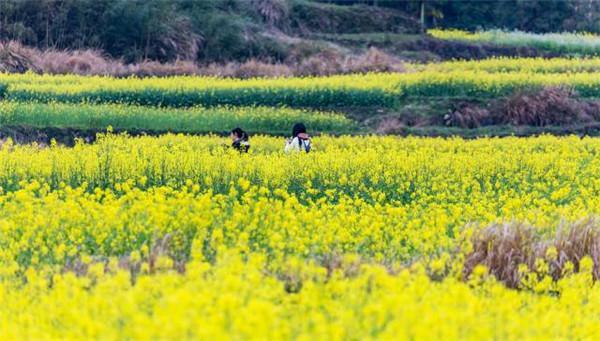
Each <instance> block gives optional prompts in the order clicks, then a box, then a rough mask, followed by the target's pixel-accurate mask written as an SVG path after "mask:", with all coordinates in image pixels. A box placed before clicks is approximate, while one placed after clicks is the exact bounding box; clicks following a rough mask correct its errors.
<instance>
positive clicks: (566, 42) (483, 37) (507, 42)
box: [427, 29, 600, 55]
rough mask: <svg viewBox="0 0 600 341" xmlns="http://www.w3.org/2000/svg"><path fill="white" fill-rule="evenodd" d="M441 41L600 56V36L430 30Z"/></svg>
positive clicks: (565, 33) (588, 34)
mask: <svg viewBox="0 0 600 341" xmlns="http://www.w3.org/2000/svg"><path fill="white" fill-rule="evenodd" d="M427 33H429V34H430V35H432V36H434V37H435V38H438V39H444V40H455V41H467V42H479V43H489V44H494V45H500V46H516V47H532V48H537V49H541V50H545V51H550V52H554V53H562V54H580V55H599V54H600V36H597V35H595V34H590V33H567V32H564V33H541V34H538V33H529V32H521V31H513V32H509V31H502V30H489V31H479V32H474V33H471V32H467V31H461V30H437V29H435V30H428V31H427Z"/></svg>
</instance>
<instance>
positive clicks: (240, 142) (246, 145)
mask: <svg viewBox="0 0 600 341" xmlns="http://www.w3.org/2000/svg"><path fill="white" fill-rule="evenodd" d="M229 137H230V138H231V147H232V148H234V149H235V150H238V151H239V152H240V153H247V152H248V150H249V149H250V137H249V136H248V133H246V132H245V131H243V130H242V129H241V128H235V129H233V130H231V133H230V134H229Z"/></svg>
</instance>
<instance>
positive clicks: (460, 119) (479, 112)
mask: <svg viewBox="0 0 600 341" xmlns="http://www.w3.org/2000/svg"><path fill="white" fill-rule="evenodd" d="M444 123H445V124H446V125H447V126H453V127H460V128H479V127H481V126H485V125H491V124H494V122H493V119H492V115H491V113H490V111H489V110H488V109H486V108H482V107H479V106H477V105H473V104H470V103H462V104H460V105H458V108H456V109H455V110H453V111H451V112H450V113H449V114H447V115H445V116H444Z"/></svg>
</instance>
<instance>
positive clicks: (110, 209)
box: [0, 59, 600, 340]
mask: <svg viewBox="0 0 600 341" xmlns="http://www.w3.org/2000/svg"><path fill="white" fill-rule="evenodd" d="M597 65H600V61H599V60H596V59H586V60H572V59H555V60H540V59H522V60H512V59H495V60H487V61H481V62H461V61H457V62H447V63H440V64H428V65H410V66H408V69H409V71H408V72H406V73H402V74H367V75H347V76H335V77H327V78H280V79H251V80H236V79H216V78H202V77H171V78H144V79H137V78H125V79H115V78H109V77H78V76H39V75H33V74H25V75H13V74H10V75H9V74H3V75H1V76H0V83H2V84H4V87H3V88H4V90H3V100H2V102H0V126H1V128H5V127H13V128H16V127H26V128H28V129H38V130H42V131H43V130H44V129H47V128H53V129H74V130H81V131H83V130H92V131H94V132H99V134H98V135H97V136H96V137H95V139H94V141H93V142H89V141H86V140H85V139H82V138H76V139H75V142H74V144H73V145H72V146H67V145H64V144H62V143H57V142H56V141H51V142H50V143H48V145H45V144H43V143H32V144H20V143H17V142H15V141H13V140H12V139H3V140H2V144H1V146H0V212H2V213H1V214H0V337H2V338H5V339H55V338H59V339H119V340H120V339H142V340H145V339H199V338H206V339H208V338H211V339H212V338H232V339H267V338H269V339H309V338H310V339H313V338H317V339H323V338H328V339H388V338H410V339H432V338H445V339H475V338H477V339H507V338H508V339H516V338H523V339H537V338H552V339H565V338H574V339H593V338H596V337H598V335H600V330H599V327H598V324H597V323H596V321H597V316H598V314H600V310H599V308H598V305H597V304H595V302H597V300H598V298H599V297H600V287H599V286H598V285H597V284H596V279H597V278H598V277H599V275H600V272H599V270H598V269H599V266H600V263H599V259H600V254H599V253H598V250H600V223H599V222H598V220H597V218H596V217H597V215H598V212H600V200H599V199H598V198H600V159H599V158H598V155H600V140H599V139H597V138H593V137H578V136H568V137H555V136H548V135H542V136H537V137H528V138H517V137H507V138H491V137H486V138H479V139H473V140H465V139H462V138H460V137H452V138H431V137H429V138H419V137H407V138H399V137H396V136H381V135H373V134H369V133H372V132H373V127H372V126H370V125H369V124H368V123H366V122H365V121H361V119H360V118H359V117H358V115H356V114H353V115H350V114H348V113H349V112H350V111H348V108H349V107H350V108H351V109H352V111H351V112H355V111H357V110H358V111H360V110H364V111H365V112H372V111H374V112H376V115H377V110H384V114H389V111H391V110H400V109H402V108H403V107H404V106H406V105H408V104H407V103H411V101H416V100H422V99H423V98H429V99H433V98H440V97H445V98H449V97H463V98H475V99H480V100H482V99H498V98H502V97H503V96H507V95H510V94H512V93H513V92H515V91H521V90H528V91H529V90H535V89H537V88H546V87H549V86H557V87H561V88H562V87H564V88H568V89H571V90H574V91H576V92H577V93H579V96H581V98H586V99H593V98H594V97H597V96H598V93H599V92H600V86H598V82H599V81H598V80H597V79H600V78H598V77H597V73H598V70H597ZM384 114H381V115H384ZM299 121H302V122H304V123H306V125H307V127H308V129H309V133H310V134H314V135H316V136H313V138H312V146H313V148H312V149H311V151H310V153H308V154H304V153H302V154H285V153H284V152H283V145H284V138H283V137H282V135H283V136H288V135H289V134H290V133H291V126H292V125H293V124H294V123H296V122H299ZM235 126H241V127H243V128H245V129H246V130H247V131H249V132H251V133H252V135H251V137H250V143H251V148H250V152H249V153H247V154H246V153H243V154H240V153H239V152H237V151H234V150H231V149H230V148H227V147H226V146H227V144H229V143H231V142H230V141H229V140H228V139H227V138H225V137H223V136H221V134H222V133H228V132H229V130H230V129H232V128H234V127H235ZM115 130H118V131H119V132H118V133H115V132H114V131H115ZM125 131H129V132H134V133H135V134H136V135H135V136H132V135H128V134H127V133H124V132H125ZM144 133H147V134H144ZM150 135H151V136H150Z"/></svg>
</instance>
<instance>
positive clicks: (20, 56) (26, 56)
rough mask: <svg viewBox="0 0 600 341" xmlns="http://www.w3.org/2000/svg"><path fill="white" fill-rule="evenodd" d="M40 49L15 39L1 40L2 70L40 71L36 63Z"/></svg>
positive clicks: (0, 58)
mask: <svg viewBox="0 0 600 341" xmlns="http://www.w3.org/2000/svg"><path fill="white" fill-rule="evenodd" d="M37 54H38V51H36V50H35V49H31V48H27V47H24V46H23V45H21V44H20V43H18V42H15V41H9V42H0V72H10V73H24V72H27V71H29V70H32V71H34V72H39V68H38V66H37V65H36V57H37Z"/></svg>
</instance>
